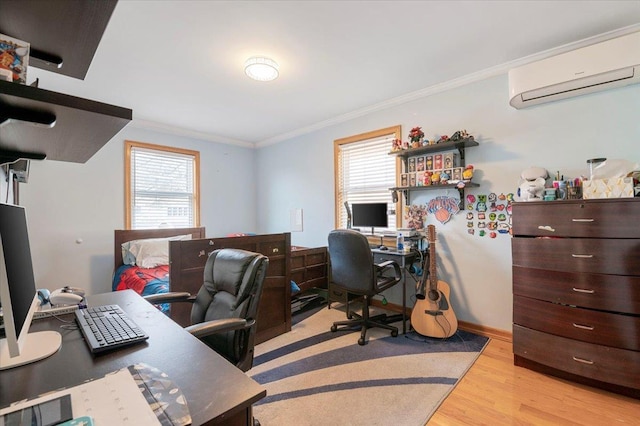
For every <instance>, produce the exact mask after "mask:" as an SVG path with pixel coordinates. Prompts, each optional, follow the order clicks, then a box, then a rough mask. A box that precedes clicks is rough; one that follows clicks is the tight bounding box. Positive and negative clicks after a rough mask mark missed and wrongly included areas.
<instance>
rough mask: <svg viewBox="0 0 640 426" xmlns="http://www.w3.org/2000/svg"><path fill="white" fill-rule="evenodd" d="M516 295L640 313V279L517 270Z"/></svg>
mask: <svg viewBox="0 0 640 426" xmlns="http://www.w3.org/2000/svg"><path fill="white" fill-rule="evenodd" d="M513 294H514V295H518V296H526V297H531V298H534V299H539V300H546V301H549V302H555V303H561V304H564V305H574V306H581V307H585V308H591V309H600V310H604V311H613V312H623V313H628V314H639V313H640V277H638V276H629V275H605V274H590V273H580V272H561V271H548V270H545V269H535V268H523V267H521V266H514V267H513Z"/></svg>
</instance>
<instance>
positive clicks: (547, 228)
mask: <svg viewBox="0 0 640 426" xmlns="http://www.w3.org/2000/svg"><path fill="white" fill-rule="evenodd" d="M538 229H539V230H541V231H549V232H556V230H555V229H554V228H552V227H550V226H549V225H538Z"/></svg>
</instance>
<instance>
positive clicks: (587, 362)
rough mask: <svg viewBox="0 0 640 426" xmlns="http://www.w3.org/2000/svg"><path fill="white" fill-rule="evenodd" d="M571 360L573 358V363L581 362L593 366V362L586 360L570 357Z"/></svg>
mask: <svg viewBox="0 0 640 426" xmlns="http://www.w3.org/2000/svg"><path fill="white" fill-rule="evenodd" d="M572 358H573V360H574V361H576V362H581V363H583V364H588V365H593V364H594V362H593V361H590V360H588V359H584V358H578V357H575V356H574V357H572Z"/></svg>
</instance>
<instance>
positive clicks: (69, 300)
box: [49, 288, 83, 305]
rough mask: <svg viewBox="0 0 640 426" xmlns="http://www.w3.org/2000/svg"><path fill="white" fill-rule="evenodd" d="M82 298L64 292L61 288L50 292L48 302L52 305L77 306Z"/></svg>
mask: <svg viewBox="0 0 640 426" xmlns="http://www.w3.org/2000/svg"><path fill="white" fill-rule="evenodd" d="M82 299H83V297H82V296H80V295H78V294H73V293H67V292H64V291H63V290H62V289H61V288H59V289H57V290H54V291H52V292H51V296H50V297H49V302H50V303H51V304H52V305H77V304H78V303H80V302H82Z"/></svg>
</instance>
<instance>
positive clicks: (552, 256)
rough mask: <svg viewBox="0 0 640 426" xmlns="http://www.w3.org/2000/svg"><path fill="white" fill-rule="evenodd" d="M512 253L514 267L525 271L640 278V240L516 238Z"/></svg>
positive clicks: (513, 240)
mask: <svg viewBox="0 0 640 426" xmlns="http://www.w3.org/2000/svg"><path fill="white" fill-rule="evenodd" d="M638 228H640V226H638ZM511 250H512V254H513V265H515V266H522V267H525V268H537V269H548V270H553V271H567V272H588V273H601V274H614V275H640V240H629V239H604V238H602V239H593V238H518V237H516V238H513V239H512V240H511Z"/></svg>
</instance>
